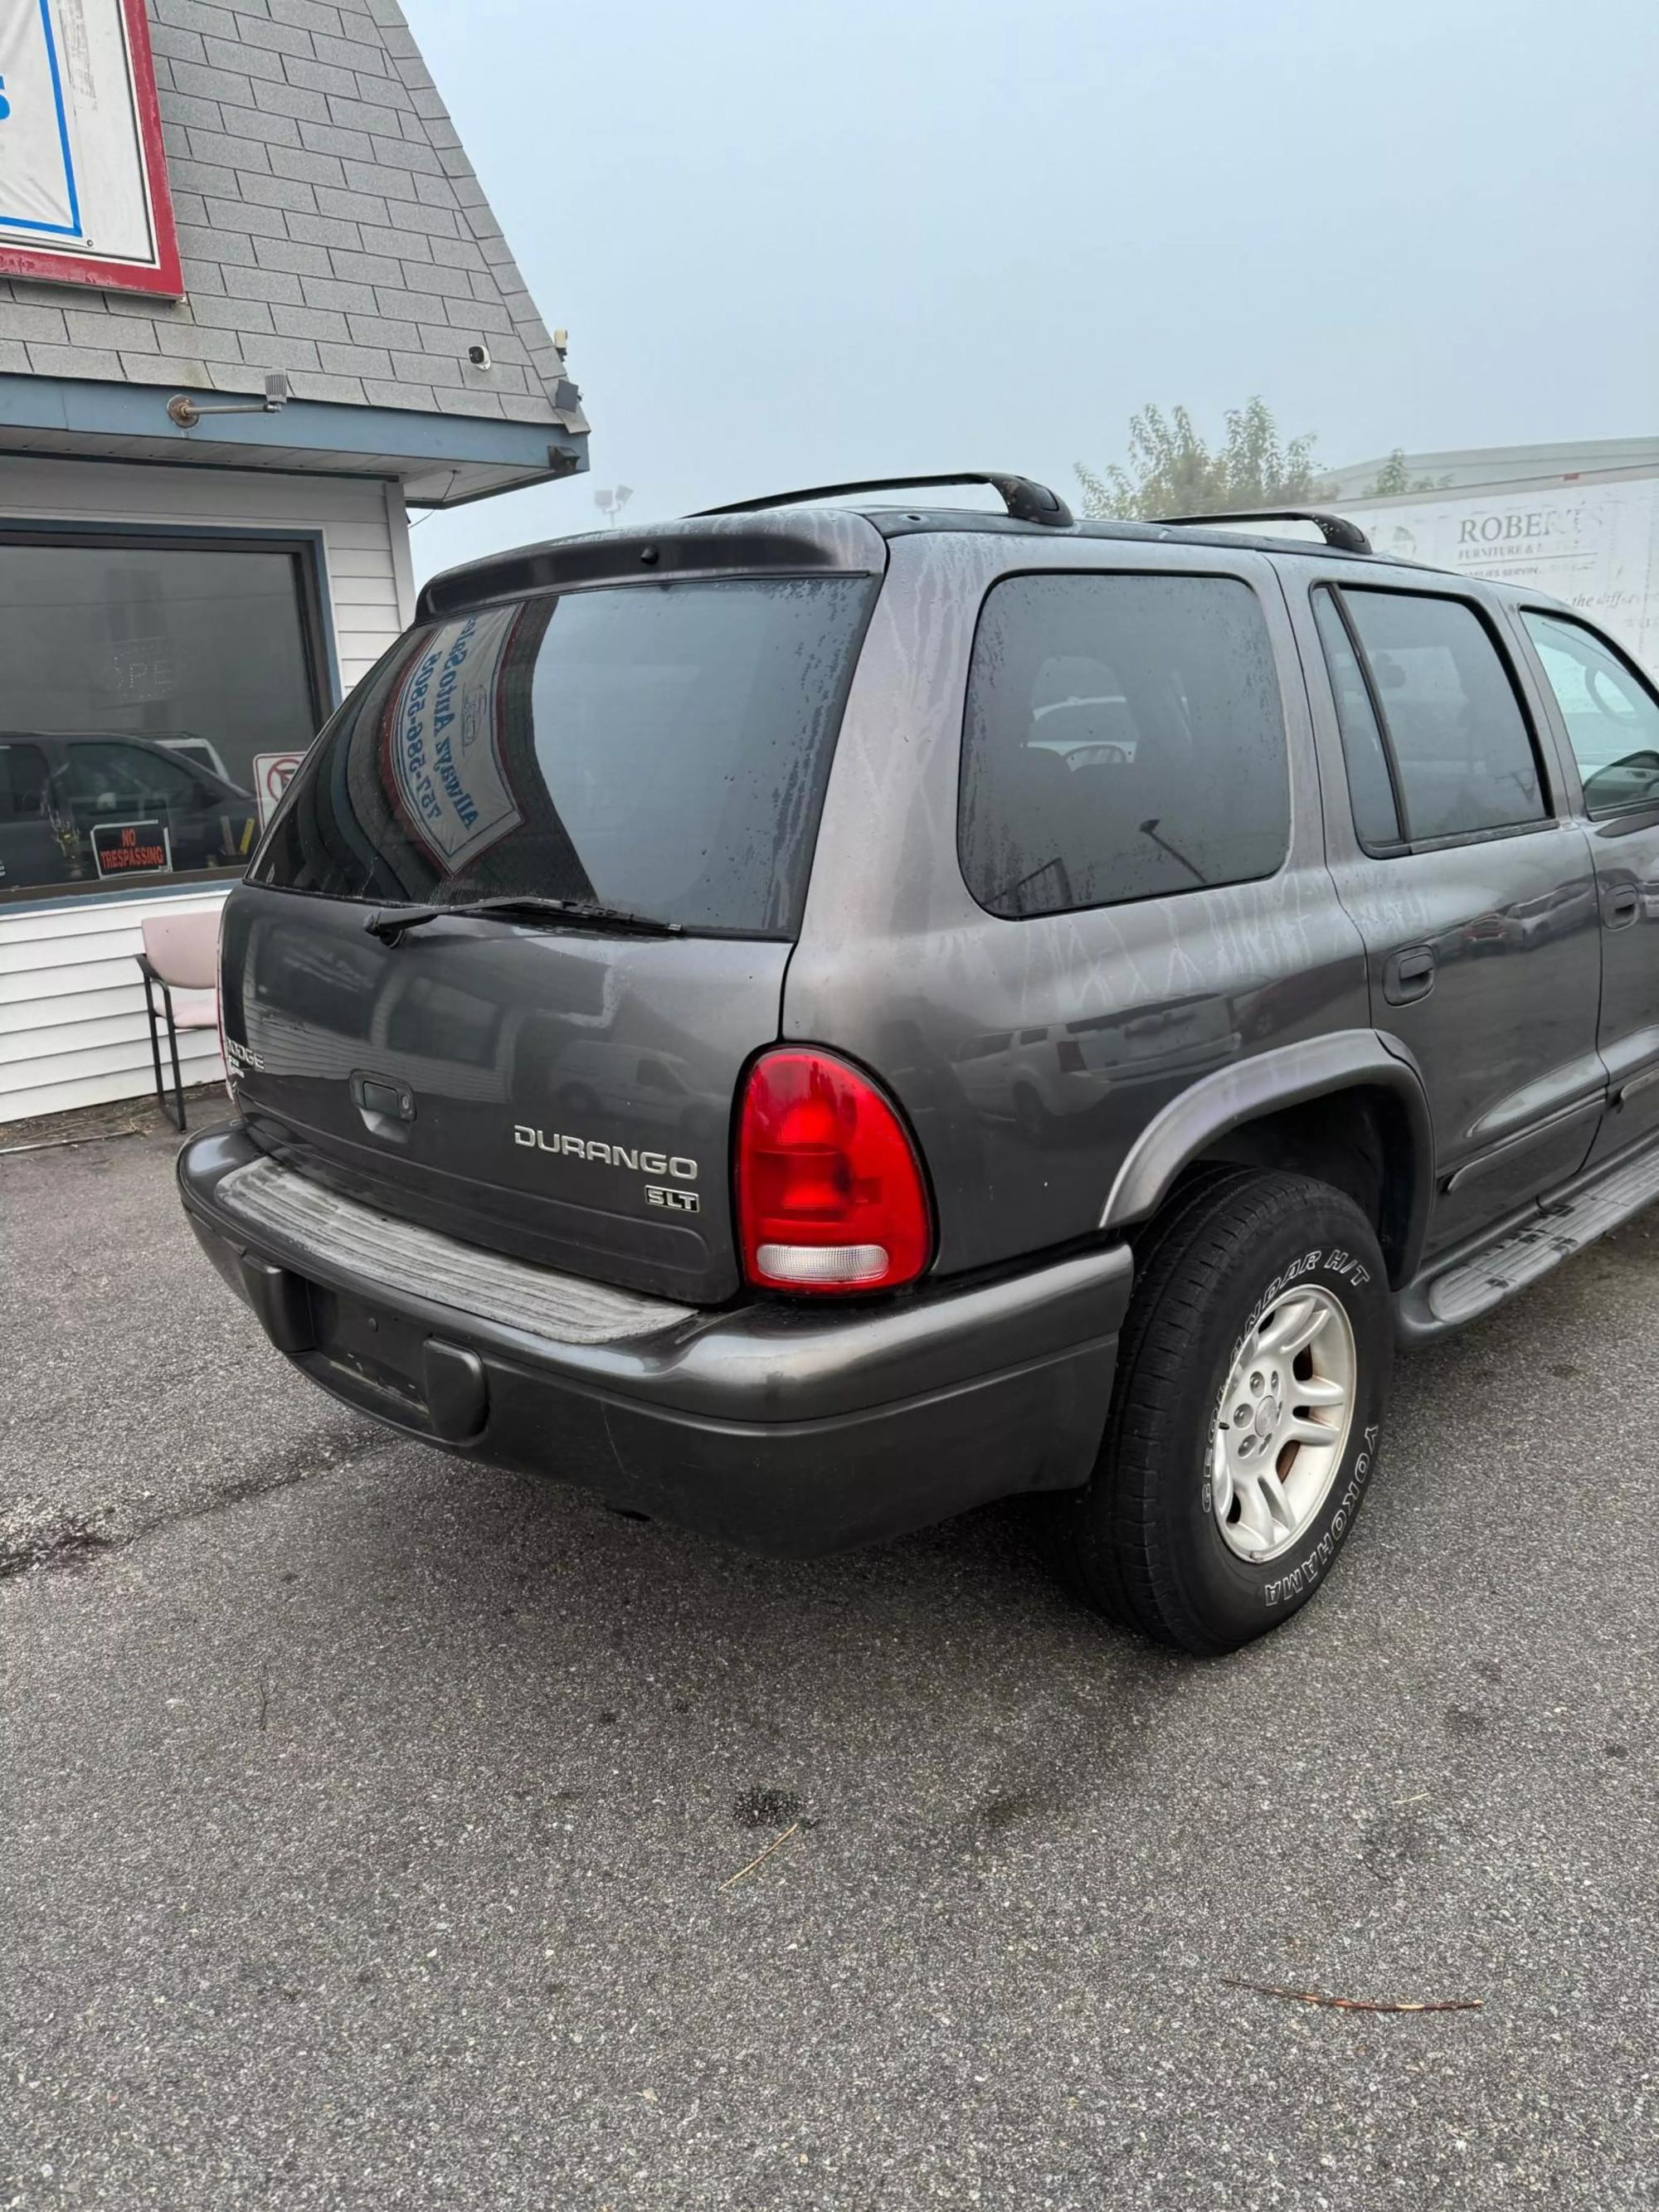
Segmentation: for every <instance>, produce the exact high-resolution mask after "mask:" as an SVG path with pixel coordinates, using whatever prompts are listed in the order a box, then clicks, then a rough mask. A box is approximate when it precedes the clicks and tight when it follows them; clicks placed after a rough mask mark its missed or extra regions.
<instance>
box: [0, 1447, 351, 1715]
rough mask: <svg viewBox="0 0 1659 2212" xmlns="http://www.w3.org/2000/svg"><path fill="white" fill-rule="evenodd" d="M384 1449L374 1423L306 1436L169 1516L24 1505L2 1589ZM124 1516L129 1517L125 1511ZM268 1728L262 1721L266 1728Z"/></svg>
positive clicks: (1, 1534) (12, 1530)
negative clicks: (52, 1509) (36, 1512)
mask: <svg viewBox="0 0 1659 2212" xmlns="http://www.w3.org/2000/svg"><path fill="white" fill-rule="evenodd" d="M385 1443H386V1434H385V1432H384V1431H382V1430H380V1428H378V1427H371V1426H369V1425H368V1424H364V1425H351V1426H348V1427H343V1428H339V1429H332V1430H330V1431H327V1432H325V1434H324V1435H322V1436H319V1437H307V1440H306V1441H305V1443H303V1444H301V1445H299V1446H295V1447H289V1449H285V1450H283V1451H281V1452H277V1453H273V1454H272V1455H270V1458H268V1459H266V1460H264V1461H261V1462H256V1463H255V1464H254V1465H253V1466H252V1468H248V1469H247V1470H246V1472H244V1473H243V1474H238V1475H235V1476H233V1477H232V1478H230V1479H229V1480H227V1481H224V1482H222V1483H220V1484H218V1485H217V1486H216V1487H215V1488H213V1489H212V1490H210V1492H208V1493H207V1495H206V1496H205V1497H201V1496H198V1497H197V1498H192V1499H191V1500H189V1501H187V1502H185V1503H183V1504H179V1506H177V1507H176V1508H175V1509H174V1510H173V1511H171V1512H167V1511H163V1512H159V1513H149V1514H147V1513H145V1512H144V1511H143V1504H144V1500H143V1498H125V1499H123V1500H121V1501H120V1503H119V1504H111V1505H107V1506H105V1507H104V1508H103V1509H102V1511H101V1513H100V1514H99V1515H97V1516H86V1515H83V1514H70V1513H62V1512H59V1513H52V1512H50V1511H46V1512H41V1513H40V1517H39V1518H38V1519H34V1520H31V1518H30V1516H29V1510H28V1509H29V1508H30V1507H31V1506H33V1507H35V1508H37V1509H39V1508H40V1507H43V1506H44V1505H45V1500H44V1499H30V1498H24V1499H21V1500H19V1501H18V1502H17V1504H15V1505H14V1507H13V1508H12V1510H11V1511H10V1513H9V1515H7V1516H3V1517H0V1582H5V1581H8V1580H10V1579H13V1578H15V1577H20V1576H23V1575H28V1574H33V1573H37V1572H44V1571H50V1570H52V1569H60V1568H70V1567H76V1566H85V1565H89V1564H91V1563H92V1562H93V1561H94V1560H95V1559H98V1558H100V1556H102V1555H103V1554H104V1553H109V1552H113V1551H122V1550H125V1548H126V1547H127V1546H128V1545H130V1544H136V1543H137V1542H139V1541H141V1540H142V1539H143V1538H146V1537H149V1536H154V1535H157V1534H160V1533H161V1531H162V1530H163V1529H166V1528H173V1527H176V1526H177V1525H178V1524H179V1522H186V1521H200V1520H203V1519H205V1518H206V1517H207V1516H209V1515H210V1514H214V1513H222V1512H225V1511H227V1510H228V1509H229V1508H230V1507H232V1506H236V1505H246V1504H251V1503H252V1502H253V1501H254V1500H256V1499H258V1498H274V1497H276V1496H277V1495H278V1494H279V1493H280V1492H283V1491H284V1490H292V1489H294V1488H295V1487H296V1486H297V1485H299V1484H300V1483H302V1482H311V1481H314V1480H316V1479H317V1478H318V1477H319V1475H326V1474H338V1473H340V1472H341V1470H342V1469H343V1468H349V1467H352V1466H355V1465H356V1463H357V1462H359V1461H360V1460H362V1459H366V1458H367V1457H368V1455H369V1454H370V1453H371V1452H373V1451H374V1450H376V1449H378V1448H380V1447H381V1446H383V1445H384V1444H385ZM124 1509H125V1510H124ZM260 1725H261V1727H264V1718H263V1717H261V1721H260Z"/></svg>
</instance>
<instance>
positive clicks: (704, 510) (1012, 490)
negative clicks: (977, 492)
mask: <svg viewBox="0 0 1659 2212" xmlns="http://www.w3.org/2000/svg"><path fill="white" fill-rule="evenodd" d="M939 484H989V485H990V486H991V487H992V489H994V490H995V491H998V492H1000V494H1001V495H1002V503H1003V505H1004V506H1005V507H1006V508H1007V510H1008V512H1009V513H1010V514H1011V515H1012V517H1013V519H1014V520H1015V521H1016V522H1041V523H1042V524H1044V525H1046V526H1047V527H1048V528H1049V529H1051V530H1069V529H1070V528H1071V526H1072V522H1073V515H1072V510H1071V508H1070V507H1067V506H1066V502H1065V501H1064V500H1063V499H1062V498H1061V497H1060V495H1059V493H1058V492H1053V491H1050V490H1049V489H1048V485H1047V484H1040V483H1033V482H1032V480H1031V479H1030V477H1012V476H1008V475H1006V474H1004V473H1002V472H1001V471H998V470H995V469H958V470H957V471H956V473H955V474H954V475H951V476H946V477H870V478H868V479H867V480H866V482H864V483H833V484H812V485H811V486H810V487H809V488H808V489H806V490H805V491H775V492H769V493H768V495H767V496H766V497H765V498H764V499H734V500H732V501H731V503H730V504H729V505H728V506H726V507H700V508H699V509H698V511H697V517H698V518H701V517H702V516H703V515H708V514H758V513H761V511H762V510H763V508H765V507H792V506H793V505H794V504H795V503H796V502H797V501H800V500H804V499H829V498H832V497H837V498H838V497H839V496H840V495H842V493H843V492H849V491H927V490H930V489H933V487H934V486H935V485H939ZM694 519H697V518H694Z"/></svg>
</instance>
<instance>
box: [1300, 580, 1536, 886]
mask: <svg viewBox="0 0 1659 2212" xmlns="http://www.w3.org/2000/svg"><path fill="white" fill-rule="evenodd" d="M1342 598H1343V602H1344V604H1345V605H1346V608H1347V611H1348V613H1349V615H1350V617H1351V618H1352V622H1353V626H1354V629H1355V630H1356V631H1357V632H1358V637H1359V642H1360V646H1361V648H1362V650H1363V651H1364V654H1365V658H1366V660H1367V661H1368V663H1369V664H1370V675H1371V682H1372V684H1373V686H1374V688H1375V690H1376V696H1377V699H1378V702H1379V703H1380V704H1381V706H1382V709H1383V720H1384V721H1385V722H1386V723H1387V726H1388V735H1389V742H1390V743H1391V744H1392V745H1393V748H1394V756H1395V769H1396V771H1397V773H1398V775H1399V779H1400V795H1401V801H1402V803H1403V805H1404V807H1405V811H1406V822H1405V825H1404V827H1405V831H1406V835H1407V836H1408V837H1409V838H1410V839H1411V840H1412V841H1413V842H1414V843H1415V842H1419V840H1422V839H1425V838H1431V837H1448V836H1468V835H1470V834H1471V833H1473V832H1474V831H1476V830H1480V829H1510V828H1513V827H1515V826H1516V825H1517V824H1520V823H1528V822H1541V821H1542V820H1543V819H1544V817H1545V812H1546V809H1545V805H1544V797H1543V791H1542V787H1541V784H1540V781H1539V775H1538V763H1537V759H1536V757H1535V756H1534V752H1533V749H1532V738H1531V735H1530V732H1528V728H1527V724H1526V719H1525V717H1524V715H1523V714H1522V711H1521V702H1520V701H1519V699H1518V698H1517V697H1516V691H1515V686H1514V684H1512V683H1511V682H1510V677H1509V672H1508V671H1507V670H1506V669H1505V667H1504V663H1503V662H1502V660H1501V659H1499V658H1498V648H1497V647H1496V646H1495V645H1494V644H1493V642H1492V637H1491V635H1490V634H1489V632H1488V631H1487V629H1486V624H1485V623H1483V622H1482V621H1481V619H1480V616H1479V615H1477V614H1476V613H1475V611H1474V608H1473V607H1471V606H1468V605H1466V604H1465V602H1464V601H1462V600H1461V599H1431V598H1429V597H1428V596H1427V595H1426V594H1419V593H1415V592H1370V591H1345V592H1343V594H1342Z"/></svg>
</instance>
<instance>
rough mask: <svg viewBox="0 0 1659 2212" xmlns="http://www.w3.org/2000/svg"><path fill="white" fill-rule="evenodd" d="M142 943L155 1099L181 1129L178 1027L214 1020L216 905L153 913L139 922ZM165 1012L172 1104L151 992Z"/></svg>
mask: <svg viewBox="0 0 1659 2212" xmlns="http://www.w3.org/2000/svg"><path fill="white" fill-rule="evenodd" d="M143 930H144V949H143V951H142V952H141V953H139V954H138V956H137V958H138V967H139V971H140V973H141V974H142V975H143V979H144V1006H145V1008H146V1010H147V1011H148V1012H149V1049H150V1057H151V1058H152V1059H153V1060H154V1061H155V1103H156V1104H157V1105H158V1106H159V1107H160V1108H161V1111H162V1112H163V1113H164V1114H165V1115H167V1119H168V1120H169V1121H172V1122H173V1124H174V1125H175V1126H176V1127H178V1128H179V1130H180V1131H182V1130H183V1128H184V1126H185V1085H184V1079H183V1078H182V1076H181V1075H180V1074H179V1030H211V1029H216V1028H217V1027H218V1025H219V910H218V908H216V907H210V908H208V909H207V910H206V912H204V913H202V914H167V915H156V916H155V918H154V919H153V920H152V921H146V922H145V923H144V925H143ZM158 990H159V991H160V993H161V1003H162V1006H163V1008H164V1010H165V1012H166V1014H167V1049H168V1051H169V1052H170V1053H171V1054H172V1055H173V1104H172V1105H171V1106H169V1105H168V1104H167V1094H166V1092H165V1091H164V1090H163V1088H162V1084H161V1030H160V1027H159V1025H158V1024H157V1022H156V1018H155V994H156V992H157V991H158Z"/></svg>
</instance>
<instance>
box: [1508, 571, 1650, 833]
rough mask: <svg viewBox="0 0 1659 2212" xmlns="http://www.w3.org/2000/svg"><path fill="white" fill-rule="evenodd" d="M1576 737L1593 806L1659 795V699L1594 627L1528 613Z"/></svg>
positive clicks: (1587, 802) (1580, 765)
mask: <svg viewBox="0 0 1659 2212" xmlns="http://www.w3.org/2000/svg"><path fill="white" fill-rule="evenodd" d="M1524 620H1525V622H1526V625H1527V628H1528V629H1529V630H1530V631H1531V633H1532V641H1533V643H1534V645H1535V646H1536V647H1537V648H1538V657H1539V659H1541V661H1542V662H1543V664H1544V673H1545V675H1546V676H1547V677H1548V678H1549V680H1550V689H1551V690H1553V692H1554V694H1555V696H1556V699H1557V701H1558V702H1559V705H1560V708H1561V714H1562V719H1563V720H1565V723H1566V726H1567V735H1568V736H1569V738H1571V740H1572V750H1573V757H1574V758H1575V759H1576V760H1577V763H1578V773H1579V775H1581V776H1582V777H1583V784H1584V803H1585V805H1587V806H1589V807H1593V808H1594V807H1604V806H1631V805H1651V804H1652V802H1653V800H1654V799H1656V797H1659V700H1656V699H1655V697H1654V696H1653V693H1652V692H1651V691H1650V690H1649V689H1648V686H1647V684H1645V683H1644V681H1643V679H1642V678H1641V677H1639V676H1638V674H1637V672H1636V671H1635V669H1634V668H1632V666H1631V665H1630V663H1629V662H1628V661H1627V660H1626V659H1624V658H1623V656H1622V655H1621V654H1620V653H1616V652H1615V651H1614V650H1613V647H1612V646H1610V645H1609V644H1607V641H1605V640H1604V639H1602V638H1599V637H1598V636H1597V635H1595V631H1594V630H1589V629H1584V628H1583V626H1582V625H1581V624H1580V623H1576V622H1568V621H1565V619H1563V618H1562V617H1559V616H1556V615H1542V614H1528V615H1527V616H1526V617H1524Z"/></svg>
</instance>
